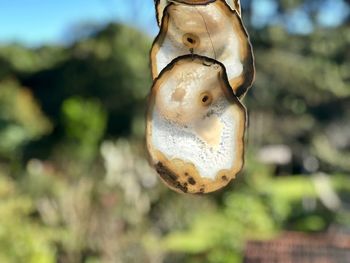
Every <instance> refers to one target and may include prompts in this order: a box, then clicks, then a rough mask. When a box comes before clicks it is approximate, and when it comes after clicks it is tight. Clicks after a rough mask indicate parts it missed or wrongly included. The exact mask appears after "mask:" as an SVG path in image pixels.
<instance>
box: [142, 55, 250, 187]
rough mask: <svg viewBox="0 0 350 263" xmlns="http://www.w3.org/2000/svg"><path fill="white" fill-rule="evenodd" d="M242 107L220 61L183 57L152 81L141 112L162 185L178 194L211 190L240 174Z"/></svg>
mask: <svg viewBox="0 0 350 263" xmlns="http://www.w3.org/2000/svg"><path fill="white" fill-rule="evenodd" d="M245 127H246V109H245V107H244V106H243V105H242V104H241V103H240V102H239V101H238V99H237V98H236V97H235V96H234V95H233V93H232V89H231V87H230V86H229V83H228V79H227V76H226V72H225V69H224V67H223V65H222V64H221V63H220V62H217V61H215V60H213V59H209V58H206V57H202V56H197V55H194V56H191V55H186V56H182V57H179V58H177V59H175V60H174V61H172V62H171V63H170V64H169V65H168V66H167V67H166V68H165V69H164V70H163V71H162V72H161V74H160V76H159V78H158V79H156V81H155V83H154V85H153V87H152V91H151V96H150V101H149V108H148V114H147V131H146V133H147V134H146V138H147V148H148V152H149V155H150V159H151V163H152V165H154V166H155V168H156V170H157V172H158V173H159V175H160V177H161V178H162V179H163V181H164V182H165V183H166V184H167V185H168V186H169V187H170V188H172V189H174V190H176V191H180V192H184V193H208V192H212V191H216V190H218V189H220V188H222V187H224V186H225V185H227V184H228V183H229V182H230V180H232V179H234V178H235V176H236V174H237V173H238V172H239V171H240V170H241V168H242V165H243V158H244V153H243V151H244V150H243V149H244V133H245Z"/></svg>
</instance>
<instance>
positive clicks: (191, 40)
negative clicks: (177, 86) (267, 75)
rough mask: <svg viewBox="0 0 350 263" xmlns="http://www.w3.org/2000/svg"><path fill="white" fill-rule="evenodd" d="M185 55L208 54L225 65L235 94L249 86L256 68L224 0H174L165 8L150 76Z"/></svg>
mask: <svg viewBox="0 0 350 263" xmlns="http://www.w3.org/2000/svg"><path fill="white" fill-rule="evenodd" d="M199 2H201V1H199ZM186 54H198V55H202V56H206V57H210V58H213V59H215V60H218V61H220V62H221V63H222V64H224V66H225V67H226V71H227V76H228V79H229V83H230V85H231V86H232V88H233V91H234V93H235V94H236V95H237V96H238V97H242V96H243V95H244V94H245V93H246V91H247V90H248V88H250V86H251V85H252V82H253V80H254V74H255V73H254V72H255V70H254V59H253V52H252V48H251V45H250V42H249V37H248V35H247V32H246V30H245V28H244V26H243V24H242V21H241V19H240V17H239V15H238V14H237V12H236V11H233V10H231V9H230V8H229V6H228V5H227V4H226V3H225V2H224V1H220V0H217V1H214V2H210V3H207V4H201V3H200V4H198V3H196V4H191V5H189V4H183V3H178V2H176V3H175V2H173V3H171V4H169V5H168V6H167V7H166V9H165V11H164V18H163V21H162V26H161V29H160V32H159V34H158V36H157V38H156V39H155V41H154V43H153V46H152V49H151V65H152V76H153V78H154V79H155V78H156V77H157V76H158V75H159V73H160V72H161V71H162V69H163V68H165V67H166V66H167V65H168V64H169V63H170V62H171V61H172V60H173V59H175V58H176V57H179V56H182V55H186Z"/></svg>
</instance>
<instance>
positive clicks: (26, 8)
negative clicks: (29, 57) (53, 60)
mask: <svg viewBox="0 0 350 263" xmlns="http://www.w3.org/2000/svg"><path fill="white" fill-rule="evenodd" d="M129 1H132V0H0V43H1V42H2V43H3V42H13V41H16V42H24V43H26V44H29V45H36V44H41V43H47V42H49V43H50V42H61V41H63V40H64V34H65V33H66V32H67V31H68V30H69V27H70V26H74V25H78V24H79V23H82V22H96V23H107V22H109V21H116V22H118V21H123V22H131V21H130V20H131V19H133V17H132V16H131V15H128V12H129V8H127V7H128V5H127V4H126V3H127V2H129ZM142 1H143V2H144V4H143V5H144V6H146V7H149V8H146V9H145V7H143V10H142V12H141V14H140V16H139V17H138V18H137V20H138V23H139V24H142V23H141V22H140V21H141V20H142V21H143V22H145V21H146V23H143V24H144V25H145V26H144V28H142V29H143V30H145V31H148V33H149V34H151V35H152V34H155V30H156V23H155V19H154V18H153V16H152V12H153V11H154V10H153V0H142ZM141 27H142V26H141Z"/></svg>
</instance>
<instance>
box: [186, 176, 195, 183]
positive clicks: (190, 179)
mask: <svg viewBox="0 0 350 263" xmlns="http://www.w3.org/2000/svg"><path fill="white" fill-rule="evenodd" d="M187 181H188V182H189V184H191V185H195V184H196V181H195V180H194V179H193V177H190V178H188V180H187Z"/></svg>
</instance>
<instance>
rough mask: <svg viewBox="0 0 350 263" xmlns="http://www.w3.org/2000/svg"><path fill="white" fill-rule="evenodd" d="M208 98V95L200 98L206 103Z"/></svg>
mask: <svg viewBox="0 0 350 263" xmlns="http://www.w3.org/2000/svg"><path fill="white" fill-rule="evenodd" d="M208 100H209V96H208V95H205V96H203V98H202V101H203V103H206V102H207V101H208Z"/></svg>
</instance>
